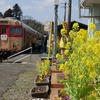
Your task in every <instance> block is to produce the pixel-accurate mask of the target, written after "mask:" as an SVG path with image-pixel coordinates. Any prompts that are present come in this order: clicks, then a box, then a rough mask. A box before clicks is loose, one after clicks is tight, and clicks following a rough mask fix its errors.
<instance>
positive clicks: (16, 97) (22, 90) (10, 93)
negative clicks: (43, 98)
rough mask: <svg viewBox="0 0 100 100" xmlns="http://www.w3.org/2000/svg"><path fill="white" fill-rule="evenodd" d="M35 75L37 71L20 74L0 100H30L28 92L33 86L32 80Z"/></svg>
mask: <svg viewBox="0 0 100 100" xmlns="http://www.w3.org/2000/svg"><path fill="white" fill-rule="evenodd" d="M37 73H38V71H37V70H35V71H33V70H28V71H26V72H24V73H23V74H20V75H19V78H18V80H16V81H15V82H14V84H13V85H12V86H11V87H9V89H8V90H7V91H6V92H5V93H4V95H3V96H2V98H0V100H32V97H31V95H30V91H31V89H32V88H33V87H34V86H35V84H34V79H35V77H36V75H37Z"/></svg>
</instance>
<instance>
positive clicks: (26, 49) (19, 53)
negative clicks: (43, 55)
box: [7, 47, 32, 63]
mask: <svg viewBox="0 0 100 100" xmlns="http://www.w3.org/2000/svg"><path fill="white" fill-rule="evenodd" d="M30 49H31V51H30V55H28V56H24V57H23V58H20V59H18V60H16V61H14V62H13V63H16V62H18V61H20V60H22V59H25V58H27V57H29V56H30V62H31V57H32V47H29V48H27V49H25V50H23V51H20V52H18V53H16V54H14V55H11V56H9V57H7V62H8V59H10V58H12V57H15V56H17V55H19V54H21V53H23V52H25V51H27V50H30Z"/></svg>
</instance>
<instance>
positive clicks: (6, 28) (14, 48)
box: [0, 18, 42, 54]
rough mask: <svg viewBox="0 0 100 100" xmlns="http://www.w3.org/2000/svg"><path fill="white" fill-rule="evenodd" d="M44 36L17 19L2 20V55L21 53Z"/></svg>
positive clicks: (0, 32)
mask: <svg viewBox="0 0 100 100" xmlns="http://www.w3.org/2000/svg"><path fill="white" fill-rule="evenodd" d="M33 36H34V37H35V38H36V39H38V38H39V37H41V38H42V34H41V33H39V32H38V31H36V30H34V29H32V28H31V27H29V26H28V25H26V24H25V23H23V22H21V21H19V20H17V19H15V18H0V53H4V52H5V53H6V54H8V53H9V54H10V53H11V52H19V51H21V50H23V49H25V48H28V47H30V46H31V41H32V39H33Z"/></svg>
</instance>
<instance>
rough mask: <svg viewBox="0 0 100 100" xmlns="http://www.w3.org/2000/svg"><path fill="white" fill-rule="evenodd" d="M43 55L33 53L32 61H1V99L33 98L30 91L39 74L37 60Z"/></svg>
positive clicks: (28, 99)
mask: <svg viewBox="0 0 100 100" xmlns="http://www.w3.org/2000/svg"><path fill="white" fill-rule="evenodd" d="M42 56H44V55H43V54H39V55H32V61H31V62H30V63H24V64H22V63H15V64H12V63H0V100H32V97H31V95H30V91H31V89H32V88H33V87H34V79H35V77H36V75H37V74H38V71H37V68H36V62H37V61H41V60H40V58H41V57H42Z"/></svg>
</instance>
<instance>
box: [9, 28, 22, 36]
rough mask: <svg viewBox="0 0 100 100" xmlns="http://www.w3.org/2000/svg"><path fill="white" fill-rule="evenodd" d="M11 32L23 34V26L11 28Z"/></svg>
mask: <svg viewBox="0 0 100 100" xmlns="http://www.w3.org/2000/svg"><path fill="white" fill-rule="evenodd" d="M10 33H11V34H21V28H14V27H12V28H10Z"/></svg>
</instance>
